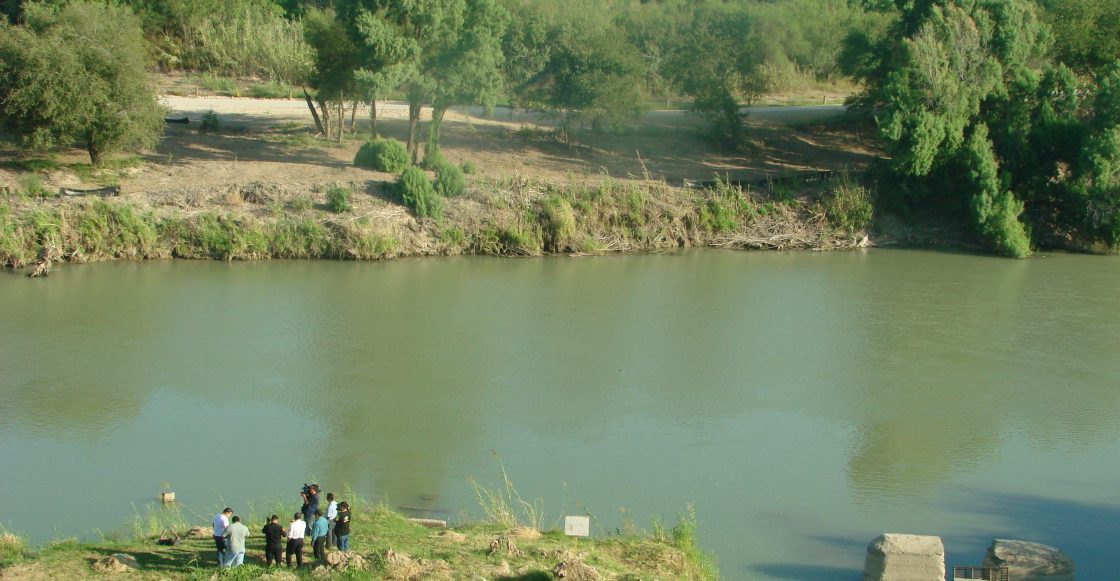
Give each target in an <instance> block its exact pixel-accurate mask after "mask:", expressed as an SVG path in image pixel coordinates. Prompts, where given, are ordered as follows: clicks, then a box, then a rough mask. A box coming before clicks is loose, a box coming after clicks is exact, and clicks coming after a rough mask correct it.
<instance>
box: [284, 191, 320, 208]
mask: <svg viewBox="0 0 1120 581" xmlns="http://www.w3.org/2000/svg"><path fill="white" fill-rule="evenodd" d="M314 205H315V203H314V202H313V201H312V200H311V196H308V195H306V194H301V195H299V196H296V197H294V198H292V200H291V201H290V202H288V208H289V209H291V210H295V211H296V212H302V211H304V210H310V209H311V208H312V207H313V206H314Z"/></svg>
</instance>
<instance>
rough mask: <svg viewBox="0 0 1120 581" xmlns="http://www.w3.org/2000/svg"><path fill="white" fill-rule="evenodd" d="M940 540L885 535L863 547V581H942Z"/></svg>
mask: <svg viewBox="0 0 1120 581" xmlns="http://www.w3.org/2000/svg"><path fill="white" fill-rule="evenodd" d="M944 579H945V545H944V544H943V543H942V542H941V537H934V536H926V535H906V534H898V533H885V534H882V535H879V536H878V537H875V538H874V539H873V540H872V541H871V543H869V544H868V545H867V558H866V559H865V560H864V563H863V581H944Z"/></svg>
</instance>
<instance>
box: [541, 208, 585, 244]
mask: <svg viewBox="0 0 1120 581" xmlns="http://www.w3.org/2000/svg"><path fill="white" fill-rule="evenodd" d="M538 221H539V222H540V224H541V231H542V234H543V238H544V249H545V250H547V251H549V252H564V251H566V250H571V249H573V248H575V247H576V246H577V244H576V241H575V233H576V216H575V212H574V211H573V210H572V206H571V204H570V203H568V200H567V199H566V198H564V197H563V196H557V195H553V196H549V197H547V198H545V199H543V200H541V202H540V209H539V217H538Z"/></svg>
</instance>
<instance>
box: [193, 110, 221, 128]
mask: <svg viewBox="0 0 1120 581" xmlns="http://www.w3.org/2000/svg"><path fill="white" fill-rule="evenodd" d="M198 128H199V129H201V130H202V131H213V132H216V131H221V129H222V122H221V120H219V119H218V114H217V113H215V112H214V110H213V109H211V110H209V111H207V112H206V113H205V114H204V115H203V116H202V123H201V124H199V126H198Z"/></svg>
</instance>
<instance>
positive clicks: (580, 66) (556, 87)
mask: <svg viewBox="0 0 1120 581" xmlns="http://www.w3.org/2000/svg"><path fill="white" fill-rule="evenodd" d="M546 43H547V45H548V47H549V48H548V53H547V54H548V58H547V60H546V61H545V62H544V65H543V68H542V69H541V70H540V71H538V72H537V73H536V74H535V75H533V76H532V77H531V78H530V79H529V80H528V81H526V83H525V84H524V86H523V87H522V88H521V93H522V95H524V99H525V100H526V101H527V102H528V104H530V105H533V106H540V107H542V108H545V109H548V110H550V111H554V112H555V113H556V114H558V115H559V116H560V125H561V134H562V135H568V134H569V133H570V132H571V129H572V125H573V123H574V122H576V121H582V122H586V123H590V125H591V127H592V128H593V129H608V128H612V127H617V126H619V125H621V124H623V123H625V122H627V121H630V120H632V119H634V118H636V117H637V116H638V114H640V113H641V110H642V93H641V87H642V85H643V80H644V68H643V64H642V56H641V54H640V53H638V51H637V49H635V47H634V46H633V45H631V44H630V43H628V42H627V41H626V38H625V36H623V35H621V34H619V33H618V31H616V30H614V29H613V28H611V27H610V26H607V25H604V24H597V23H594V22H586V21H583V22H581V21H576V22H564V23H561V24H558V25H556V26H555V28H553V29H552V30H551V31H550V33H549V35H548V39H547V41H546Z"/></svg>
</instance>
